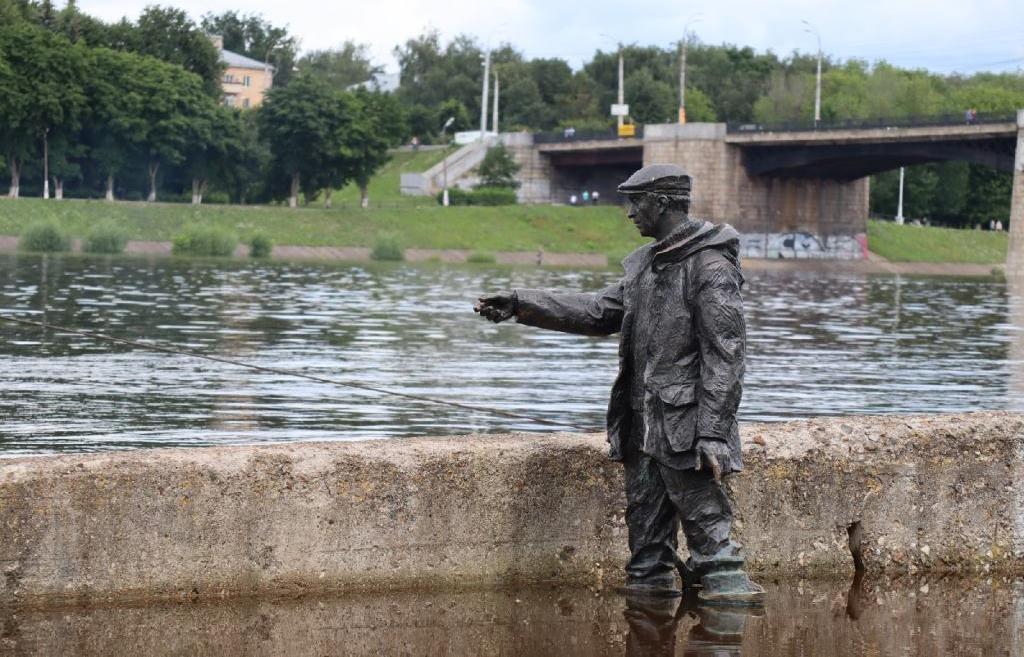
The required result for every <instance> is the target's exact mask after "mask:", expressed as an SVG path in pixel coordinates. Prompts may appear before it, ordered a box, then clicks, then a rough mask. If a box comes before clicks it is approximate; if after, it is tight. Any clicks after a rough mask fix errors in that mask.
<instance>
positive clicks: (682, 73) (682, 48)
mask: <svg viewBox="0 0 1024 657" xmlns="http://www.w3.org/2000/svg"><path fill="white" fill-rule="evenodd" d="M700 17H701V14H699V13H697V14H691V15H690V16H688V17H687V18H686V22H685V23H683V38H682V40H681V41H680V42H679V122H680V123H686V49H687V48H688V47H689V46H690V26H691V25H693V24H694V23H697V22H699V21H700Z"/></svg>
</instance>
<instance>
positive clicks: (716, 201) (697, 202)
mask: <svg viewBox="0 0 1024 657" xmlns="http://www.w3.org/2000/svg"><path fill="white" fill-rule="evenodd" d="M500 139H501V141H502V142H503V143H504V144H505V145H506V146H507V147H508V148H509V149H510V150H511V151H512V153H513V156H514V157H515V159H516V161H517V162H518V163H519V165H520V172H519V179H520V183H521V186H520V188H519V198H520V200H521V201H522V202H526V203H567V202H568V201H569V198H570V197H571V195H573V194H576V195H580V194H581V193H582V191H584V190H586V191H589V192H593V191H597V192H599V194H600V196H601V199H602V201H603V202H615V201H616V199H617V195H616V193H615V188H616V186H617V185H618V184H619V183H620V182H621V181H622V180H624V179H625V178H626V177H628V176H629V174H631V173H632V172H633V171H635V170H636V169H638V168H639V167H641V166H643V165H645V164H651V163H655V162H673V163H676V164H679V165H681V166H682V167H683V168H685V169H686V170H687V171H689V172H690V174H691V175H693V177H694V194H693V202H692V207H691V210H692V212H693V213H694V214H695V215H697V216H701V217H706V218H708V219H711V220H713V221H716V222H728V223H731V224H733V225H734V226H736V228H737V229H739V230H740V232H741V233H742V234H743V235H744V243H743V250H744V253H745V254H746V255H747V256H748V257H770V258H777V257H783V258H785V257H797V258H799V257H819V258H821V257H823V258H861V257H863V256H864V255H865V254H866V237H865V234H866V231H867V216H868V181H869V178H868V176H870V175H872V174H875V173H879V172H882V171H887V170H891V169H894V168H896V167H900V166H907V165H914V164H923V163H927V162H942V161H963V162H971V163H974V164H982V165H985V166H990V167H993V168H996V169H999V170H1002V171H1012V172H1013V176H1014V178H1013V199H1012V205H1011V212H1010V217H1009V219H1010V222H1009V224H1010V238H1011V248H1010V255H1009V256H1008V263H1009V264H1010V265H1011V268H1013V269H1021V270H1022V271H1024V110H1022V111H1020V112H1018V113H1017V114H1016V115H1015V116H1012V115H1005V114H1003V115H993V116H985V115H979V116H976V117H974V118H973V119H972V120H971V121H970V122H969V123H968V122H966V121H965V117H964V116H963V115H958V116H939V117H924V118H921V117H916V118H913V117H912V118H902V119H871V120H851V121H841V122H836V123H817V124H815V123H804V124H797V123H787V124H779V125H764V124H757V123H743V124H726V123H687V124H683V125H679V124H654V125H647V126H644V127H643V129H642V130H638V131H637V134H636V136H634V137H628V138H620V137H618V135H617V134H616V133H615V132H614V131H601V132H579V131H563V132H555V133H536V134H534V133H526V132H519V133H503V134H502V135H500ZM485 150H486V149H485V148H484V145H483V144H480V143H479V142H478V143H476V144H474V145H470V146H467V147H465V148H464V149H463V150H462V151H459V152H457V153H455V154H454V155H452V156H450V158H449V160H450V161H449V162H448V163H447V175H448V176H449V180H454V179H455V178H454V177H452V171H453V170H458V171H460V174H459V175H466V176H471V175H472V170H473V167H474V166H476V164H478V162H479V160H481V159H482V157H483V153H484V151H485ZM444 170H445V169H444V165H437V166H436V167H434V168H433V169H431V170H430V171H428V172H426V173H424V174H414V175H412V176H409V180H410V183H411V184H410V187H409V192H410V193H436V191H437V190H438V189H439V185H440V179H441V175H442V171H444ZM406 175H409V174H406ZM413 177H416V180H415V181H413V180H412V178H413ZM456 177H458V176H456ZM471 180H472V179H471V178H470V179H468V180H464V181H465V182H469V181H471ZM413 183H414V184H413ZM405 189H406V177H405V175H403V190H405Z"/></svg>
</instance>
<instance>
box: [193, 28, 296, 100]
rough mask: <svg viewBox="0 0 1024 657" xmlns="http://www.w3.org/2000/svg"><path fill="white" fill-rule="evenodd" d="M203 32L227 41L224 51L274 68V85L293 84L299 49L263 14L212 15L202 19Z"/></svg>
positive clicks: (288, 36)
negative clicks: (291, 82)
mask: <svg viewBox="0 0 1024 657" xmlns="http://www.w3.org/2000/svg"><path fill="white" fill-rule="evenodd" d="M202 26H203V30H205V31H206V32H207V33H209V34H217V35H220V37H221V38H222V39H223V40H224V48H225V49H226V50H230V51H232V52H237V53H239V54H241V55H245V56H246V57H250V58H252V59H255V60H256V61H260V62H268V63H270V64H272V65H273V66H274V85H275V86H279V87H284V86H287V85H288V83H289V82H290V81H291V76H292V69H293V68H294V67H295V58H296V53H297V52H298V49H299V45H298V43H297V42H296V40H295V37H293V36H291V35H290V34H288V30H287V29H286V28H283V27H276V26H274V25H271V24H270V23H269V22H267V20H266V19H264V18H263V16H261V15H259V14H239V13H238V12H236V11H225V12H223V13H221V14H213V13H208V14H205V15H204V16H203V18H202Z"/></svg>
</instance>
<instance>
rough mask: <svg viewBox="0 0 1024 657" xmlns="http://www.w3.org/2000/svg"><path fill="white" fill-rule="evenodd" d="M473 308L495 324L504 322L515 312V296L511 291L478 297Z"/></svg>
mask: <svg viewBox="0 0 1024 657" xmlns="http://www.w3.org/2000/svg"><path fill="white" fill-rule="evenodd" d="M473 310H474V311H475V312H478V313H480V316H481V317H485V318H487V319H489V320H491V321H492V322H494V323H495V324H497V323H499V322H504V321H505V320H506V319H510V318H511V317H512V316H513V315H515V314H516V298H515V295H514V294H512V293H502V294H492V295H490V296H486V297H480V298H479V299H478V300H477V302H476V304H474V305H473Z"/></svg>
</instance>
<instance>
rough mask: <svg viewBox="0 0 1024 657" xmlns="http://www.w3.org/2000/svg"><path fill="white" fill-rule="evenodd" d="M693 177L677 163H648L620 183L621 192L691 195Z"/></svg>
mask: <svg viewBox="0 0 1024 657" xmlns="http://www.w3.org/2000/svg"><path fill="white" fill-rule="evenodd" d="M692 184H693V179H692V178H690V175H689V174H688V173H686V170H685V169H683V168H682V167H681V166H679V165H677V164H648V165H647V166H645V167H644V168H642V169H640V170H639V171H637V172H636V173H634V174H633V175H632V176H630V177H629V178H628V179H627V180H626V182H624V183H622V184H621V185H619V188H618V190H619V193H620V194H642V193H650V194H669V195H687V196H688V195H689V194H690V187H691V185H692Z"/></svg>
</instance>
